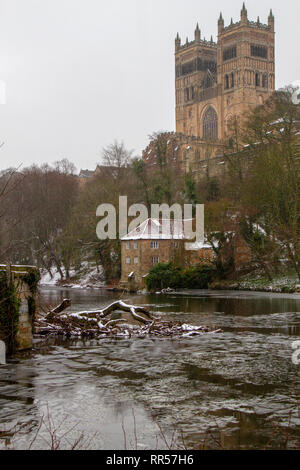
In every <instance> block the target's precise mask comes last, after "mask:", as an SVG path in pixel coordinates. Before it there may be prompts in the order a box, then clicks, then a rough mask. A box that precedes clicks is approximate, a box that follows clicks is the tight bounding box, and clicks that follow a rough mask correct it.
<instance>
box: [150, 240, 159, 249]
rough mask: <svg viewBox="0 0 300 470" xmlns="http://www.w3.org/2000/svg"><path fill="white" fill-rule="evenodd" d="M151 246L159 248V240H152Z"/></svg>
mask: <svg viewBox="0 0 300 470" xmlns="http://www.w3.org/2000/svg"><path fill="white" fill-rule="evenodd" d="M150 247H151V248H152V249H153V250H157V249H158V248H159V242H157V241H155V242H154V241H152V242H151V244H150Z"/></svg>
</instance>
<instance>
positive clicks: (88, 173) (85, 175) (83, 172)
mask: <svg viewBox="0 0 300 470" xmlns="http://www.w3.org/2000/svg"><path fill="white" fill-rule="evenodd" d="M94 174H95V172H94V171H93V170H80V173H79V178H92V177H93V176H94Z"/></svg>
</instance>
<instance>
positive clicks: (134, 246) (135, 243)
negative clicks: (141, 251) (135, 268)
mask: <svg viewBox="0 0 300 470" xmlns="http://www.w3.org/2000/svg"><path fill="white" fill-rule="evenodd" d="M133 249H134V250H137V249H138V242H133Z"/></svg>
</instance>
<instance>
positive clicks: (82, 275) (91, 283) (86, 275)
mask: <svg viewBox="0 0 300 470" xmlns="http://www.w3.org/2000/svg"><path fill="white" fill-rule="evenodd" d="M62 271H63V273H64V274H65V271H64V269H62ZM51 272H52V278H51V276H50V274H49V272H48V271H46V270H44V271H41V280H40V285H41V286H61V287H69V288H72V289H86V288H93V287H103V286H105V282H104V280H103V279H104V278H103V270H102V269H101V268H100V272H97V267H96V266H91V265H89V264H88V263H86V262H85V263H83V265H82V267H81V269H80V271H77V272H76V271H75V270H74V269H71V270H70V279H68V280H61V276H60V274H59V272H57V270H56V269H55V268H52V269H51Z"/></svg>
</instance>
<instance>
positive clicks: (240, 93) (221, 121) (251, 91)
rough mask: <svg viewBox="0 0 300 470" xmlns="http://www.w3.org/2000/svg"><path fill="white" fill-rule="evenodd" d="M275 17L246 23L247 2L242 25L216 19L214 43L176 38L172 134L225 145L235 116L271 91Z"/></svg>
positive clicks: (273, 83)
mask: <svg viewBox="0 0 300 470" xmlns="http://www.w3.org/2000/svg"><path fill="white" fill-rule="evenodd" d="M274 37H275V33H274V16H273V13H272V10H271V11H270V14H269V18H268V24H262V23H261V22H260V20H259V18H257V21H249V19H248V14H247V10H246V7H245V4H243V7H242V10H241V16H240V21H238V22H236V23H234V22H233V20H231V23H230V24H229V26H226V27H225V25H224V19H223V17H222V14H221V15H220V18H219V21H218V42H217V44H216V43H215V42H213V39H212V38H211V40H209V41H207V40H205V39H203V40H202V39H201V33H200V30H199V26H198V25H197V27H196V30H195V38H194V40H193V41H191V42H189V41H188V39H187V41H186V43H185V44H183V45H182V44H181V40H180V38H179V35H178V34H177V37H176V40H175V63H176V79H175V88H176V131H177V132H179V133H183V134H186V135H193V136H196V137H199V138H201V139H203V140H210V141H223V140H224V139H225V138H226V135H227V124H228V122H229V121H230V118H232V117H233V116H240V115H242V114H244V113H245V112H246V111H247V109H248V108H249V107H254V106H256V105H258V104H261V103H263V102H264V101H265V100H266V98H267V97H268V96H270V94H272V92H273V91H274V89H275V88H274V87H275V63H274Z"/></svg>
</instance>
